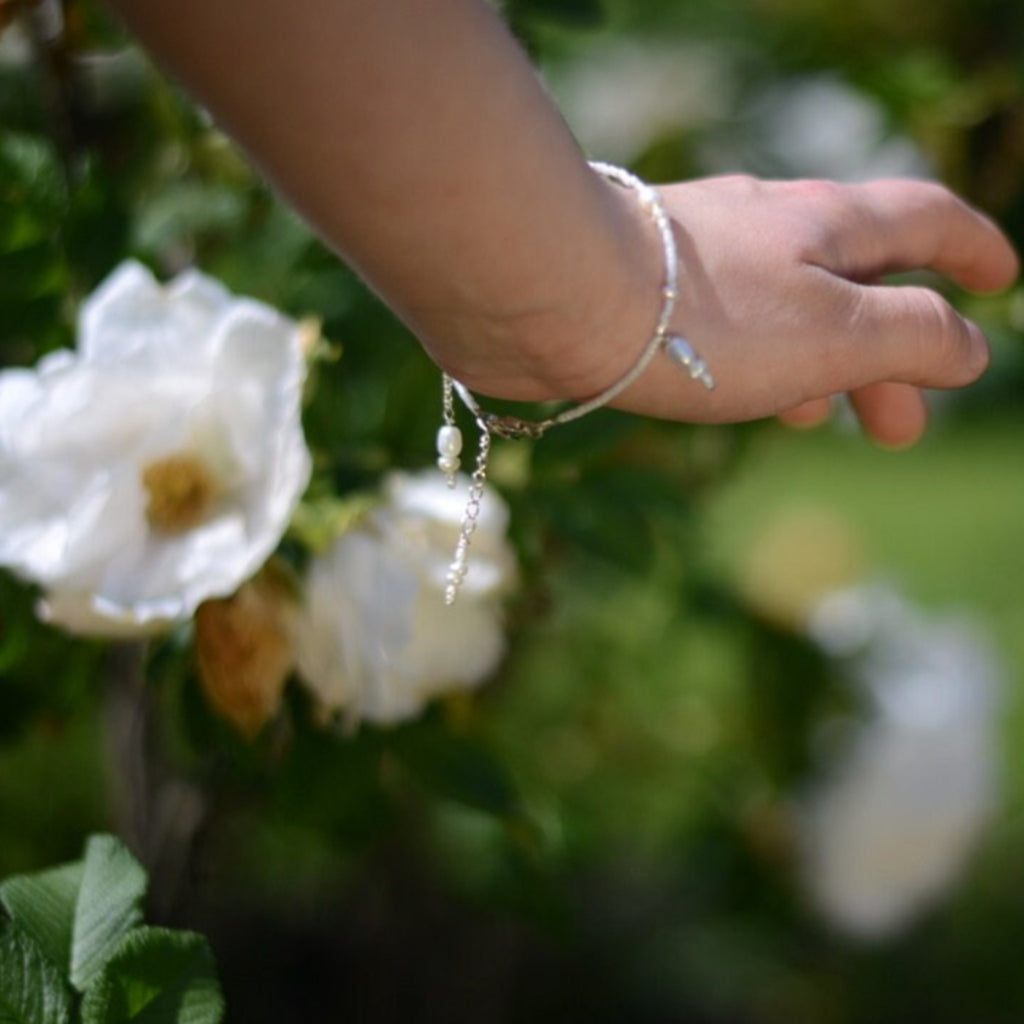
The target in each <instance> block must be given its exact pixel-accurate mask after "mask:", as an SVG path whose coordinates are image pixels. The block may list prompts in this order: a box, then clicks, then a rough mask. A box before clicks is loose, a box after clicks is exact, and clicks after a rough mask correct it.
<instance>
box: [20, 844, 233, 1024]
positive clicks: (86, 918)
mask: <svg viewBox="0 0 1024 1024" xmlns="http://www.w3.org/2000/svg"><path fill="white" fill-rule="evenodd" d="M145 891H146V873H145V871H143V869H142V867H141V866H140V865H139V863H138V862H137V861H136V860H135V858H134V857H133V856H132V855H131V853H129V851H128V850H127V849H126V848H125V847H124V846H123V845H122V844H121V843H120V842H119V841H118V840H117V839H115V838H114V837H113V836H103V835H97V836H93V837H91V838H90V839H89V841H88V843H87V844H86V848H85V854H84V856H83V859H82V860H81V861H78V862H76V863H74V864H67V865H64V866H62V867H59V868H54V869H51V870H49V871H42V872H38V873H36V874H31V875H19V876H15V877H13V878H9V879H7V880H6V881H5V882H3V883H2V884H0V904H2V906H3V909H4V911H6V914H7V918H6V919H5V920H3V921H0V1020H2V1021H4V1022H9V1024H74V1022H79V1021H80V1022H81V1024H123V1022H128V1021H137V1022H139V1024H217V1022H218V1021H220V1019H221V1017H222V1016H223V1012H224V1007H223V1000H222V998H221V994H220V986H219V983H218V981H217V977H216V971H215V969H214V965H213V958H212V956H211V954H210V950H209V947H208V945H207V943H206V940H205V939H204V938H203V937H202V936H200V935H194V934H192V933H189V932H176V931H170V930H168V929H163V928H150V927H146V926H144V925H143V924H142V901H143V898H144V896H145Z"/></svg>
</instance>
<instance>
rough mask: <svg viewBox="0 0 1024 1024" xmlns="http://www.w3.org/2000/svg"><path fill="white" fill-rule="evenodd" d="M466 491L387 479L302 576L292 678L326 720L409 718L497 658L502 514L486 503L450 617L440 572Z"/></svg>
mask: <svg viewBox="0 0 1024 1024" xmlns="http://www.w3.org/2000/svg"><path fill="white" fill-rule="evenodd" d="M467 487H468V481H466V480H465V479H464V478H462V479H461V480H460V483H459V486H458V487H457V488H456V489H455V490H450V489H449V488H448V487H447V486H446V485H445V482H444V478H443V477H442V476H441V474H440V473H438V472H436V471H434V470H428V471H426V472H424V473H420V474H416V475H410V474H395V475H393V476H391V477H390V478H389V479H388V481H387V482H386V484H385V496H386V499H387V500H386V502H385V503H384V504H383V505H382V506H381V507H379V508H378V509H377V510H376V511H375V512H374V513H373V515H372V516H371V517H370V519H369V521H368V523H367V524H366V526H365V527H362V528H359V529H355V530H351V531H349V532H348V533H346V534H344V535H343V536H341V537H340V538H339V539H338V540H337V541H336V542H335V544H334V546H333V547H332V548H331V549H330V551H328V552H327V553H326V554H325V555H323V556H321V557H319V558H317V559H316V560H315V561H314V562H313V564H312V566H311V567H310V570H309V576H308V580H307V584H306V599H305V605H306V607H305V611H304V613H303V615H302V616H301V619H300V625H299V629H298V632H297V640H296V643H297V649H298V665H299V673H300V675H301V676H302V678H303V679H304V681H305V683H306V684H307V686H308V687H309V688H310V690H311V691H312V692H313V693H314V695H315V696H316V698H317V700H318V701H319V702H320V704H321V706H322V707H323V708H324V709H325V710H327V711H344V712H346V713H347V714H348V715H349V716H351V718H353V719H365V720H367V721H370V722H375V723H378V724H390V723H394V722H399V721H403V720H405V719H408V718H411V717H414V716H415V715H417V714H419V712H420V711H421V710H422V708H423V706H424V704H425V703H426V702H427V701H429V700H430V699H431V698H433V697H435V696H437V695H439V694H441V693H444V692H446V691H449V690H456V689H467V688H471V687H474V686H477V685H479V684H480V683H482V682H483V681H484V680H485V679H486V678H487V677H488V676H489V675H490V674H491V673H492V672H493V671H494V669H495V668H496V667H497V665H498V662H499V661H500V660H501V657H502V655H503V654H504V651H505V637H504V631H503V623H502V609H501V596H502V593H503V592H504V591H505V590H506V589H507V588H508V586H509V585H510V583H511V581H512V580H513V578H514V575H515V561H514V556H513V552H512V549H511V547H510V545H509V543H508V541H507V540H506V537H505V533H506V529H507V526H508V509H507V507H506V506H505V503H504V502H503V501H502V499H501V498H500V497H499V496H498V495H497V493H495V492H494V491H493V490H490V489H488V490H487V491H486V493H485V495H484V499H483V506H482V511H481V516H480V520H479V524H478V526H477V530H476V533H475V534H474V536H473V541H472V544H471V545H470V555H469V573H468V575H467V577H466V579H465V582H464V583H463V586H462V589H461V590H460V593H459V597H458V600H457V601H456V602H455V604H454V605H452V606H450V607H449V606H446V605H445V603H444V589H445V573H446V572H447V570H448V565H449V563H450V561H451V558H452V552H453V549H454V547H455V541H456V538H457V537H458V532H459V523H460V521H461V517H462V512H463V508H464V506H465V500H466V498H465V495H466V489H467Z"/></svg>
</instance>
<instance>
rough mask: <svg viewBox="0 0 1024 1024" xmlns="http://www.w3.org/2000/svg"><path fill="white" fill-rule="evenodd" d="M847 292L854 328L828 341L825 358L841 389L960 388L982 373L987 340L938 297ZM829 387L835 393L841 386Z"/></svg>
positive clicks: (866, 289)
mask: <svg viewBox="0 0 1024 1024" xmlns="http://www.w3.org/2000/svg"><path fill="white" fill-rule="evenodd" d="M850 287H851V288H855V289H856V290H857V297H856V302H857V306H856V311H855V313H854V315H853V318H852V329H851V331H850V333H849V334H848V335H847V336H846V337H842V336H840V337H839V338H837V339H835V340H834V341H833V342H832V344H831V345H830V353H829V355H830V359H831V361H832V368H833V371H834V372H833V373H832V374H831V376H833V377H838V378H841V381H842V389H843V390H846V391H851V390H853V389H854V388H857V387H861V386H862V385H864V384H870V383H873V382H875V381H879V380H893V381H901V382H903V383H905V384H916V385H918V386H919V387H932V388H954V387H963V386H964V385H966V384H970V383H971V382H973V381H974V380H976V379H977V378H978V377H980V376H981V374H982V373H984V371H985V369H986V367H987V366H988V362H989V349H988V342H987V341H986V339H985V335H984V334H982V332H981V330H980V328H979V327H978V326H977V325H976V324H974V323H972V322H971V321H970V320H968V319H966V318H965V317H962V316H961V315H960V314H959V313H957V312H956V310H955V309H953V307H952V306H951V305H950V304H949V303H948V302H947V301H946V300H945V299H943V298H942V296H941V295H939V294H938V293H936V292H934V291H932V290H931V289H930V288H918V287H909V286H907V287H888V286H885V285H871V286H863V285H860V286H857V285H851V286H850ZM844 363H846V364H847V365H845V366H844V365H843V364H844ZM829 383H830V385H831V387H830V388H829V390H833V391H834V390H836V384H837V383H839V381H837V380H832V381H830V382H829ZM823 390H824V389H823Z"/></svg>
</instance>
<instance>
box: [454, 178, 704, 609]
mask: <svg viewBox="0 0 1024 1024" xmlns="http://www.w3.org/2000/svg"><path fill="white" fill-rule="evenodd" d="M590 166H591V168H593V170H595V171H596V172H597V173H598V174H601V175H603V176H604V177H606V178H608V179H609V180H611V181H613V182H615V183H616V184H617V185H620V186H622V187H623V188H628V189H631V190H632V191H633V192H635V193H636V195H637V199H638V201H639V203H640V206H641V208H642V209H643V210H644V211H645V212H646V213H647V215H648V216H649V217H650V218H651V220H652V221H653V222H654V224H655V226H656V227H657V229H658V234H659V236H660V238H661V247H662V254H663V257H664V263H665V281H664V284H663V285H662V287H661V312H660V314H659V316H658V323H657V326H656V327H655V329H654V333H653V334H652V335H651V339H650V341H648V342H647V344H646V346H645V347H644V350H643V351H642V352H641V353H640V357H639V358H638V359H637V361H636V362H635V363H634V364H633V366H632V367H631V368H630V369H629V370H628V371H627V372H626V374H625V375H624V376H622V377H620V378H619V379H618V380H617V381H615V383H614V384H612V385H611V386H610V387H608V388H606V389H605V390H604V391H602V392H601V393H600V394H599V395H595V396H594V397H593V398H589V399H587V400H586V401H584V402H580V403H579V404H578V405H572V406H569V408H567V409H563V410H562V411H561V412H558V413H556V414H555V415H553V416H550V417H548V418H547V419H542V420H523V419H520V418H519V417H517V416H501V415H498V414H497V413H493V412H488V411H487V410H485V409H483V408H482V407H481V406H480V403H479V402H477V400H476V397H475V396H474V395H473V393H472V392H471V391H470V390H469V389H468V388H467V387H466V386H465V385H464V384H462V383H460V382H459V381H457V380H454V379H453V378H452V377H450V376H449V375H448V374H444V375H443V377H442V399H443V414H444V424H443V425H442V426H441V428H440V430H438V432H437V454H438V459H437V465H438V468H439V469H440V470H441V472H442V473H444V474H445V476H446V478H447V483H448V486H449V487H454V486H455V479H456V478H455V474H456V473H457V472H458V470H459V466H460V465H461V462H460V459H459V456H460V455H461V453H462V432H461V431H460V430H459V428H458V427H457V426H456V424H455V403H454V398H453V395H454V394H457V395H458V396H459V398H460V399H461V400H462V403H463V404H464V405H465V406H466V408H467V409H468V410H469V411H470V413H471V414H472V415H473V419H474V420H475V421H476V425H477V427H478V428H479V430H480V442H479V447H478V449H477V456H476V468H475V469H474V471H473V475H472V476H471V478H470V485H469V498H468V500H467V502H466V509H465V511H464V512H463V515H462V524H461V526H460V528H459V537H458V540H457V542H456V544H455V554H454V556H453V558H452V563H451V566H450V567H449V569H448V572H447V574H446V576H445V597H444V599H445V604H448V605H450V604H453V603H454V601H455V598H456V595H457V594H458V591H459V587H460V586H461V585H462V582H463V580H464V579H465V578H466V573H467V571H468V554H469V542H470V540H471V539H472V537H473V534H474V532H475V531H476V527H477V522H478V520H479V518H480V505H481V502H482V500H483V494H484V484H485V483H486V480H487V465H488V458H489V456H490V450H491V439H492V437H505V438H532V439H536V438H540V437H543V435H544V434H545V433H546V432H547V431H548V430H550V429H551V428H552V427H557V426H561V425H562V424H563V423H571V422H572V421H573V420H578V419H579V418H580V417H581V416H586V415H587V413H589V412H593V411H594V410H595V409H600V408H601V407H602V406H605V405H607V404H608V403H609V402H611V401H612V400H613V399H615V398H616V397H617V396H618V395H620V394H621V393H622V392H623V391H625V390H626V388H628V387H629V386H630V385H631V384H632V383H633V382H634V381H636V380H637V379H638V378H639V377H640V375H641V374H642V373H643V372H644V370H646V369H647V367H648V366H649V365H650V363H651V361H652V360H653V359H654V357H655V355H656V354H657V353H658V352H659V351H662V350H664V352H665V354H666V355H667V356H668V357H669V358H670V359H671V360H672V361H673V362H674V363H675V364H676V365H677V366H679V367H681V368H682V369H683V370H685V371H686V372H687V373H688V374H689V376H690V378H691V379H692V380H695V381H699V382H700V383H701V384H703V385H704V387H705V388H708V389H709V390H710V389H712V388H714V386H715V380H714V378H713V377H712V376H711V372H710V371H709V370H708V366H707V364H706V363H705V362H704V360H703V359H701V358H700V356H698V355H697V353H696V351H695V350H694V349H693V347H692V346H691V345H690V343H689V342H688V341H687V340H686V339H685V338H683V337H681V336H680V335H678V334H670V333H669V330H668V325H669V320H670V319H671V318H672V313H673V312H674V310H675V307H676V299H677V298H678V297H679V292H678V288H677V284H676V282H677V279H678V275H679V255H678V252H677V250H676V242H675V237H674V235H673V234H672V226H671V224H670V223H669V219H668V215H667V214H666V213H665V207H664V206H663V205H662V202H661V197H660V196H659V195H658V192H657V191H656V190H655V189H654V188H652V187H651V186H650V185H648V184H647V183H646V182H644V181H641V180H640V179H639V178H638V177H636V175H634V174H630V172H629V171H626V170H623V169H622V168H621V167H615V166H614V165H612V164H606V163H601V162H598V161H591V162H590Z"/></svg>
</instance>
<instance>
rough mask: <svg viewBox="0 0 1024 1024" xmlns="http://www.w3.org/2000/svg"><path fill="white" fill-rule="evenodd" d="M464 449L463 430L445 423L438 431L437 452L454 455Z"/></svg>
mask: <svg viewBox="0 0 1024 1024" xmlns="http://www.w3.org/2000/svg"><path fill="white" fill-rule="evenodd" d="M461 451H462V431H461V430H459V428H458V427H453V426H449V425H447V424H446V425H445V426H443V427H441V429H440V430H438V432H437V454H438V455H447V456H449V457H454V456H456V455H458V454H459V453H460V452H461Z"/></svg>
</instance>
